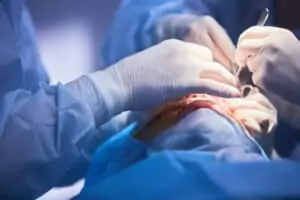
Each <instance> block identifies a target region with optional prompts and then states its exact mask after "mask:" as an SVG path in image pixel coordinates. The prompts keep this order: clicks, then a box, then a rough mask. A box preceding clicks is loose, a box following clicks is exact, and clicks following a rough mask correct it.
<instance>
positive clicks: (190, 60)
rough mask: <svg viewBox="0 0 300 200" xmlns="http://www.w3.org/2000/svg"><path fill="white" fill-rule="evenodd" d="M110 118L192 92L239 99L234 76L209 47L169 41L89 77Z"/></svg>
mask: <svg viewBox="0 0 300 200" xmlns="http://www.w3.org/2000/svg"><path fill="white" fill-rule="evenodd" d="M88 77H89V78H90V79H91V80H92V82H93V83H94V85H95V88H96V90H97V91H98V94H99V96H100V98H102V99H104V101H105V104H106V109H107V112H108V114H109V116H110V117H112V116H115V115H116V114H118V113H120V112H122V111H125V110H150V109H151V108H154V107H155V106H158V105H160V104H162V103H165V102H166V101H170V100H173V99H176V98H180V97H182V96H184V95H186V94H189V93H208V94H213V95H218V96H226V97H230V96H237V95H239V91H238V90H237V88H236V84H237V82H236V79H235V77H234V76H233V75H232V74H231V73H230V72H228V70H226V69H225V67H223V66H222V65H220V64H218V63H215V62H213V58H212V53H211V52H210V50H208V49H207V48H206V47H202V46H200V45H195V44H191V43H185V42H181V41H179V40H169V41H165V42H162V43H161V44H158V45H156V46H153V47H151V48H149V49H147V50H145V51H142V52H141V53H138V54H136V55H133V56H131V57H128V58H125V59H124V60H122V61H120V62H119V63H117V64H115V65H114V66H111V67H109V68H108V69H107V70H105V71H100V72H96V73H93V74H91V75H89V76H88Z"/></svg>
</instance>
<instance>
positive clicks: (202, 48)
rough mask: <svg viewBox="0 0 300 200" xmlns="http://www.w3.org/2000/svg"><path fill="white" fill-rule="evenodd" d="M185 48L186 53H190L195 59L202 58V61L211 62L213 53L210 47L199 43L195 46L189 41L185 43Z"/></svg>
mask: <svg viewBox="0 0 300 200" xmlns="http://www.w3.org/2000/svg"><path fill="white" fill-rule="evenodd" d="M186 41H188V40H186ZM197 41H199V40H197ZM186 48H187V51H188V52H191V54H193V55H194V56H196V57H199V58H202V60H205V61H213V53H212V51H211V49H210V47H208V46H206V45H203V43H202V42H199V43H197V44H195V43H194V42H191V41H190V42H186Z"/></svg>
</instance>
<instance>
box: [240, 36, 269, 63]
mask: <svg viewBox="0 0 300 200" xmlns="http://www.w3.org/2000/svg"><path fill="white" fill-rule="evenodd" d="M265 43H266V41H265V40H264V39H249V40H244V41H243V42H241V43H239V44H238V47H237V50H236V53H235V61H236V63H237V64H238V65H239V66H240V67H244V66H245V65H246V64H247V61H248V59H249V58H251V57H253V56H256V55H258V54H259V53H260V51H261V49H262V48H263V46H264V45H265Z"/></svg>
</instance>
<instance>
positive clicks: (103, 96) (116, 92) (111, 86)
mask: <svg viewBox="0 0 300 200" xmlns="http://www.w3.org/2000/svg"><path fill="white" fill-rule="evenodd" d="M86 77H87V78H88V79H89V80H90V81H91V82H92V85H93V88H94V90H95V91H96V94H97V97H98V102H99V104H101V105H102V106H98V107H97V108H98V110H97V112H96V118H97V119H99V118H103V117H104V116H105V119H106V120H108V119H110V118H112V117H114V116H116V115H117V114H119V113H121V112H123V111H126V110H127V106H126V104H127V103H126V102H128V101H127V100H126V99H127V98H126V97H125V95H124V90H125V89H124V88H122V87H121V84H118V81H117V80H116V77H115V76H114V73H113V70H111V68H110V69H107V70H103V71H98V72H95V73H92V74H89V75H87V76H86ZM101 109H102V110H101ZM104 110H105V115H104V116H99V115H101V113H102V114H103V112H104Z"/></svg>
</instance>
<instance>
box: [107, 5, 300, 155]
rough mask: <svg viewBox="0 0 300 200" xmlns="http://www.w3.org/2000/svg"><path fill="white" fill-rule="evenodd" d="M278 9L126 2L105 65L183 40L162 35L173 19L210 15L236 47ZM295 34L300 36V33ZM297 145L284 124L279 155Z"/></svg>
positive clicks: (298, 135) (299, 136)
mask: <svg viewBox="0 0 300 200" xmlns="http://www.w3.org/2000/svg"><path fill="white" fill-rule="evenodd" d="M274 7H275V6H274V1H273V0H249V1H241V0H126V1H123V3H122V4H121V6H120V8H119V10H118V11H117V13H116V15H115V18H114V21H113V23H112V25H111V27H110V29H109V31H108V34H107V37H106V40H105V42H104V45H103V48H102V58H103V62H104V65H105V66H109V65H111V64H113V63H115V62H118V61H119V60H120V59H122V58H124V57H126V56H129V55H132V54H134V53H136V52H139V51H141V50H144V49H146V48H147V47H150V46H152V45H154V44H157V43H159V42H161V41H162V40H165V39H170V38H176V39H183V36H184V33H185V30H181V29H179V32H180V33H173V34H170V33H169V32H168V29H167V30H166V31H162V30H161V28H160V27H159V24H160V22H161V20H162V19H164V17H166V16H169V15H174V14H188V15H192V16H193V15H194V16H201V15H210V16H212V17H214V18H215V19H216V20H217V21H218V22H219V23H220V24H221V25H222V26H223V27H224V28H225V29H226V31H227V32H228V34H229V36H230V38H231V39H232V40H233V42H234V43H236V42H237V40H238V37H239V35H240V34H241V33H242V32H243V31H245V30H246V29H247V28H249V27H251V26H253V25H255V24H256V23H257V21H258V19H259V17H260V14H261V13H262V11H263V10H264V8H269V10H270V13H271V15H270V18H269V20H268V22H267V25H272V23H273V21H274V10H275V8H274ZM170 26H171V25H170ZM179 26H180V25H179ZM182 26H183V27H184V24H182ZM292 31H293V32H294V33H295V34H296V35H297V36H300V34H299V33H300V32H299V30H292ZM120 33H122V34H120ZM299 38H300V37H299ZM297 145H299V146H300V131H299V130H298V129H295V128H293V127H291V126H289V125H288V124H287V123H286V122H285V121H280V123H279V126H278V129H277V131H276V133H275V146H276V150H277V151H278V153H279V154H280V155H281V156H283V157H289V156H290V155H291V154H294V153H295V152H294V149H296V147H297ZM299 153H300V152H299ZM293 157H295V156H293Z"/></svg>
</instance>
